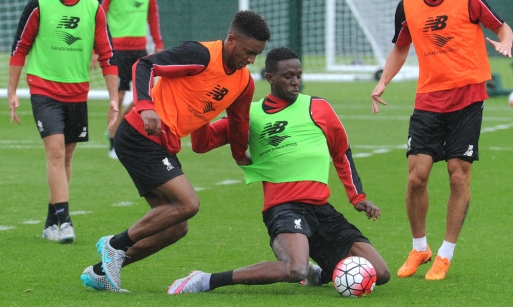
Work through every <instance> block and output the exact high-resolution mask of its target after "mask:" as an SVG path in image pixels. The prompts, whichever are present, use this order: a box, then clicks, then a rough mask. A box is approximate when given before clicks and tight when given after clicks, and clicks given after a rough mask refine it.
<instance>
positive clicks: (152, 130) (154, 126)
mask: <svg viewBox="0 0 513 307" xmlns="http://www.w3.org/2000/svg"><path fill="white" fill-rule="evenodd" d="M141 118H142V120H143V122H144V130H145V131H146V133H147V134H148V135H156V136H159V135H160V133H161V132H162V124H161V122H160V117H159V116H158V114H157V112H155V110H144V111H141Z"/></svg>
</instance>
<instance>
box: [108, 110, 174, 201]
mask: <svg viewBox="0 0 513 307" xmlns="http://www.w3.org/2000/svg"><path fill="white" fill-rule="evenodd" d="M114 149H115V150H116V154H117V156H118V159H119V161H120V162H121V163H122V164H123V166H124V167H125V168H126V170H127V171H128V174H129V175H130V177H132V180H133V181H134V184H135V186H136V187H137V190H139V195H141V196H147V195H149V193H150V192H151V191H152V190H154V189H156V188H158V187H159V186H161V185H163V184H164V183H166V182H168V181H169V180H171V179H173V178H175V177H177V176H180V175H182V174H183V172H182V165H181V164H180V161H178V158H177V157H176V156H175V155H172V154H170V153H169V152H168V151H167V150H166V149H165V148H164V147H162V146H160V145H158V144H157V143H155V142H153V141H151V140H150V139H148V138H147V137H145V136H144V135H142V134H140V133H139V132H138V131H137V130H135V129H134V128H133V127H132V126H130V124H129V123H128V122H127V121H126V120H125V119H123V120H122V121H121V123H120V124H119V127H118V129H117V130H116V136H115V137H114Z"/></svg>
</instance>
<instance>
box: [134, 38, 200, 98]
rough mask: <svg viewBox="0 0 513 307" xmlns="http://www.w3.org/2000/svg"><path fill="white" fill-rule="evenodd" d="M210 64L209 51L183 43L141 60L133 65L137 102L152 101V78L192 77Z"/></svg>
mask: <svg viewBox="0 0 513 307" xmlns="http://www.w3.org/2000/svg"><path fill="white" fill-rule="evenodd" d="M209 62H210V52H209V50H208V49H207V48H206V47H205V46H203V45H202V44H200V43H199V42H192V41H190V42H185V43H183V44H181V45H180V46H178V47H174V48H170V49H166V50H163V51H161V52H157V53H154V54H152V55H148V56H146V57H144V58H141V59H140V60H139V61H137V63H135V64H134V73H133V80H132V83H133V84H135V89H136V91H137V99H138V100H147V101H152V100H153V99H152V98H151V96H150V93H151V88H152V87H153V85H152V84H153V78H154V77H157V76H162V77H168V78H179V77H184V76H192V75H196V74H199V73H201V72H202V71H203V70H205V69H206V68H207V66H208V63H209Z"/></svg>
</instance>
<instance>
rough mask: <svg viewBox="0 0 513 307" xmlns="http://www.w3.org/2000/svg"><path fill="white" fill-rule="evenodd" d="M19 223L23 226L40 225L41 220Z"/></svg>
mask: <svg viewBox="0 0 513 307" xmlns="http://www.w3.org/2000/svg"><path fill="white" fill-rule="evenodd" d="M21 223H22V224H25V225H36V224H39V223H41V220H28V221H24V222H21Z"/></svg>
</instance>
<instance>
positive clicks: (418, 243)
mask: <svg viewBox="0 0 513 307" xmlns="http://www.w3.org/2000/svg"><path fill="white" fill-rule="evenodd" d="M413 249H414V250H416V251H418V252H425V251H427V238H426V236H423V237H422V238H413Z"/></svg>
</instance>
